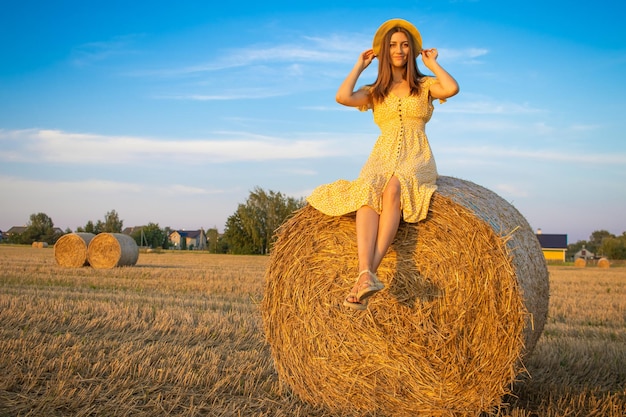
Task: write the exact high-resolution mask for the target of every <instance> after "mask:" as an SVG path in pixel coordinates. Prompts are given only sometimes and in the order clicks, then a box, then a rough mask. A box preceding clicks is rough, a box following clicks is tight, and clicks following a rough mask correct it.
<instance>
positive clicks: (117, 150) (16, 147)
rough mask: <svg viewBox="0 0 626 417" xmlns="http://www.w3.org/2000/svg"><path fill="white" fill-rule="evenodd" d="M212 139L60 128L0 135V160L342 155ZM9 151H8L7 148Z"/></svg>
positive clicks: (325, 145) (325, 141) (236, 136)
mask: <svg viewBox="0 0 626 417" xmlns="http://www.w3.org/2000/svg"><path fill="white" fill-rule="evenodd" d="M214 136H215V137H216V139H198V140H189V139H184V140H174V139H155V138H144V137H132V136H104V135H97V134H83V133H71V132H63V131H59V130H37V129H30V130H17V131H0V145H1V146H0V160H5V161H18V162H29V163H42V162H48V163H73V164H103V165H115V164H122V163H132V162H140V161H143V160H150V161H154V160H155V159H156V160H161V161H181V160H182V161H185V162H186V163H194V162H195V163H202V162H216V163H223V162H238V161H270V160H288V159H310V158H322V157H331V156H339V155H346V154H349V153H350V147H349V145H348V144H347V141H346V140H345V139H343V138H342V139H341V142H343V143H344V145H343V146H337V145H336V144H335V142H338V141H339V139H334V138H332V137H323V135H317V136H318V137H317V138H314V139H311V138H310V137H309V138H306V137H305V138H301V139H294V140H286V139H282V138H276V137H269V136H262V135H256V134H251V133H247V132H215V133H214ZM9 147H11V148H12V149H9Z"/></svg>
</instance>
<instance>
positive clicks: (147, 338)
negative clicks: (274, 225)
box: [0, 245, 626, 417]
mask: <svg viewBox="0 0 626 417" xmlns="http://www.w3.org/2000/svg"><path fill="white" fill-rule="evenodd" d="M268 260H269V259H268V257H266V256H245V255H215V254H208V253H206V252H191V251H182V252H181V251H163V252H153V253H141V254H140V256H139V260H138V262H137V264H136V265H135V266H133V267H121V268H114V269H104V270H103V269H94V268H90V267H82V268H63V267H60V266H58V265H57V264H56V262H55V259H54V251H53V249H52V248H47V249H45V248H44V249H36V248H32V247H30V246H11V245H0V265H1V267H2V273H1V274H0V369H2V373H1V374H0V416H67V415H76V416H79V415H80V416H91V415H115V416H157V415H158V416H160V415H168V416H285V417H286V416H312V417H330V416H333V415H335V414H331V413H329V412H328V411H327V410H324V409H320V408H318V407H313V406H311V405H309V404H307V403H305V402H303V401H301V400H300V399H299V398H298V397H297V396H296V395H294V394H293V393H292V392H291V390H290V388H289V386H287V385H286V384H285V383H283V382H281V381H280V379H279V377H278V375H277V373H276V371H275V369H274V365H273V360H272V357H271V354H270V348H269V345H268V343H267V342H266V340H265V334H264V331H263V322H262V319H261V313H260V311H259V304H260V303H261V300H262V298H263V289H264V273H265V268H266V266H267V264H268ZM548 269H549V272H550V286H551V290H550V292H551V297H550V309H549V313H548V321H547V323H546V326H545V328H544V331H543V334H542V336H541V337H540V339H539V342H538V343H537V345H536V347H535V349H534V351H533V352H532V353H531V354H530V355H528V356H527V357H526V358H525V359H524V365H525V367H526V369H527V371H528V372H526V373H522V374H520V375H519V376H518V379H517V382H516V383H515V384H514V386H513V389H512V391H513V394H514V395H513V396H511V397H509V398H506V399H505V400H506V402H507V404H508V405H506V406H505V407H503V408H502V409H500V410H494V415H497V416H503V417H505V416H510V417H530V416H541V417H543V416H548V417H551V416H554V417H557V416H580V417H582V416H606V417H621V416H624V415H626V268H624V267H622V266H619V267H612V268H608V269H603V268H598V267H595V266H591V267H587V268H576V267H573V266H569V265H549V266H548ZM373 415H379V414H372V416H373Z"/></svg>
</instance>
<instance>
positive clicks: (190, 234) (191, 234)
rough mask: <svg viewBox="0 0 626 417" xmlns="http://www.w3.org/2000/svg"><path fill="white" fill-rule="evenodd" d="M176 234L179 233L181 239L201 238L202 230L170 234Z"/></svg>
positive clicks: (179, 231) (176, 231)
mask: <svg viewBox="0 0 626 417" xmlns="http://www.w3.org/2000/svg"><path fill="white" fill-rule="evenodd" d="M174 233H178V234H179V235H180V236H181V237H188V238H196V237H198V236H201V234H202V230H175V231H173V232H172V233H170V236H171V235H172V234H174Z"/></svg>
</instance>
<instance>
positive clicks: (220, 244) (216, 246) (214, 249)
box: [206, 227, 228, 253]
mask: <svg viewBox="0 0 626 417" xmlns="http://www.w3.org/2000/svg"><path fill="white" fill-rule="evenodd" d="M206 237H207V241H208V250H209V253H227V252H228V245H227V244H226V242H225V241H224V238H223V237H222V236H220V233H219V232H218V230H217V228H215V227H214V228H212V229H209V230H207V231H206Z"/></svg>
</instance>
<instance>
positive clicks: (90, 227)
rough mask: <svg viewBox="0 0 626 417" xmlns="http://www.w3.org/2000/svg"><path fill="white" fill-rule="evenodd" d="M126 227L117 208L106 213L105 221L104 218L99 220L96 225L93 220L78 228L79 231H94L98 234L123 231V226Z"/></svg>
mask: <svg viewBox="0 0 626 417" xmlns="http://www.w3.org/2000/svg"><path fill="white" fill-rule="evenodd" d="M123 227H124V222H123V221H122V220H120V216H119V215H118V214H117V212H116V211H115V210H111V211H109V212H107V214H105V215H104V222H103V221H102V220H98V221H97V222H96V224H95V225H94V224H93V222H92V221H91V220H89V221H88V222H87V224H86V225H85V227H78V228H76V231H77V232H85V233H93V234H94V235H97V234H98V233H104V232H106V233H122V228H123Z"/></svg>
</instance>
